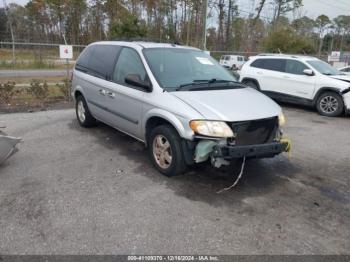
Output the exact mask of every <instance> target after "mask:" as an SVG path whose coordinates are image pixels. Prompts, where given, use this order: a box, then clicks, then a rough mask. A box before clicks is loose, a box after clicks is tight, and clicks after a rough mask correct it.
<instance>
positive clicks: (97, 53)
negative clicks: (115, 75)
mask: <svg viewBox="0 0 350 262" xmlns="http://www.w3.org/2000/svg"><path fill="white" fill-rule="evenodd" d="M119 50H120V47H119V46H116V45H95V46H94V48H93V50H92V54H91V58H90V60H89V66H88V67H89V71H90V73H91V74H92V75H94V76H97V77H100V78H103V79H107V80H108V79H110V77H111V74H112V71H113V68H114V65H115V60H116V57H117V54H118V52H119Z"/></svg>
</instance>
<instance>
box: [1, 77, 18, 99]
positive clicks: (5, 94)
mask: <svg viewBox="0 0 350 262" xmlns="http://www.w3.org/2000/svg"><path fill="white" fill-rule="evenodd" d="M15 85H16V83H15V82H7V83H0V101H1V102H3V103H5V104H9V103H10V101H11V100H12V98H13V96H14V95H15V93H16V92H15Z"/></svg>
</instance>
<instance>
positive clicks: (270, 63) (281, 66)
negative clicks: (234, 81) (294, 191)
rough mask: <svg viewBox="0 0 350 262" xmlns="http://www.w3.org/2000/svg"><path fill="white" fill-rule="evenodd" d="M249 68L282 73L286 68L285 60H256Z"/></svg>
mask: <svg viewBox="0 0 350 262" xmlns="http://www.w3.org/2000/svg"><path fill="white" fill-rule="evenodd" d="M251 67H256V68H261V69H266V70H272V71H278V72H284V71H285V68H286V60H285V59H257V60H255V61H254V62H253V63H252V64H251Z"/></svg>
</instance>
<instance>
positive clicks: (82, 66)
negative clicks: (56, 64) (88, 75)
mask: <svg viewBox="0 0 350 262" xmlns="http://www.w3.org/2000/svg"><path fill="white" fill-rule="evenodd" d="M92 48H93V46H89V47H86V48H85V49H84V50H83V52H82V53H81V54H80V56H79V58H78V61H77V63H76V66H75V69H76V70H78V71H84V72H85V71H86V70H87V69H88V66H89V60H90V56H91V51H92Z"/></svg>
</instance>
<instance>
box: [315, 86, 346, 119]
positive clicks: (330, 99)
mask: <svg viewBox="0 0 350 262" xmlns="http://www.w3.org/2000/svg"><path fill="white" fill-rule="evenodd" d="M316 108H317V111H318V112H319V114H320V115H323V116H328V117H336V116H339V115H341V114H342V113H343V112H344V102H343V99H342V97H341V96H340V95H338V94H337V93H335V92H325V93H323V94H321V95H320V96H319V97H318V99H317V102H316Z"/></svg>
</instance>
